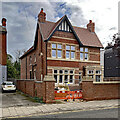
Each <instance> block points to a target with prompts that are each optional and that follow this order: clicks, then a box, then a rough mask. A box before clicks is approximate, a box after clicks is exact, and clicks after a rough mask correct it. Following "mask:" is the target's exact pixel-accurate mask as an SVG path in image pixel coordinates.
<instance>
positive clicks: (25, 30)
mask: <svg viewBox="0 0 120 120" xmlns="http://www.w3.org/2000/svg"><path fill="white" fill-rule="evenodd" d="M11 1H15V0H4V2H2V17H5V18H7V29H8V37H7V39H8V53H10V54H13V55H14V51H15V50H17V49H21V50H22V49H26V50H27V49H28V48H30V47H31V46H32V45H33V42H34V37H35V30H36V24H37V15H38V13H39V12H40V9H41V8H44V11H45V12H46V15H47V16H46V17H47V20H48V21H53V22H56V21H57V20H59V19H60V18H61V17H62V16H63V15H65V14H66V15H67V16H68V18H69V20H70V22H71V23H72V25H73V26H79V27H86V25H87V23H88V22H89V20H90V19H92V20H93V22H95V31H96V33H97V35H98V37H99V39H100V40H101V42H102V43H104V46H105V45H106V44H107V41H110V40H111V38H112V37H110V36H112V35H113V34H114V33H116V32H117V29H118V28H117V26H118V25H117V23H118V11H117V9H118V8H117V6H118V0H116V1H115V0H106V1H104V0H101V1H98V0H74V1H73V0H69V1H68V0H58V2H55V0H45V1H43V0H34V2H33V0H16V2H11ZM20 1H21V2H20ZM25 1H26V2H25ZM0 8H1V6H0Z"/></svg>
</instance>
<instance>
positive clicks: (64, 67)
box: [20, 9, 103, 89]
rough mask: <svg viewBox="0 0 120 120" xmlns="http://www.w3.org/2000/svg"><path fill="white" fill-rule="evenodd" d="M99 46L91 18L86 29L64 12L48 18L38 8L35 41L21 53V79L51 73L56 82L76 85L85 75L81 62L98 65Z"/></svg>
mask: <svg viewBox="0 0 120 120" xmlns="http://www.w3.org/2000/svg"><path fill="white" fill-rule="evenodd" d="M102 47H103V46H102V44H101V42H100V40H99V39H98V37H97V35H96V33H95V24H94V23H93V22H92V21H91V20H90V22H89V23H88V25H87V29H86V28H81V27H75V26H72V24H71V23H70V21H69V19H68V17H67V16H66V15H65V16H63V17H62V18H61V19H60V20H58V21H57V22H50V21H47V20H46V14H45V13H44V12H43V9H41V11H40V13H39V15H38V21H37V28H36V35H35V41H34V45H33V46H32V47H31V48H30V49H29V50H28V51H27V52H26V53H25V54H24V55H22V56H21V57H20V59H21V79H37V80H41V81H42V80H43V79H44V76H45V75H54V78H55V80H56V83H55V85H56V86H59V85H65V83H66V82H69V83H70V86H71V89H72V88H73V89H75V88H77V87H79V83H80V80H81V79H82V77H83V76H84V75H85V73H84V66H92V65H94V66H96V65H100V48H102Z"/></svg>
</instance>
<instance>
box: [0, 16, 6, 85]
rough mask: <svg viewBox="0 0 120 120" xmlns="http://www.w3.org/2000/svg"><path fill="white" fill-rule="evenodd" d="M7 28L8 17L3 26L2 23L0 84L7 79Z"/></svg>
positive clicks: (0, 35)
mask: <svg viewBox="0 0 120 120" xmlns="http://www.w3.org/2000/svg"><path fill="white" fill-rule="evenodd" d="M6 35H7V30H6V19H5V18H3V19H2V26H1V25H0V84H1V83H2V82H3V81H5V80H7V66H6V64H7V48H6V43H7V36H6Z"/></svg>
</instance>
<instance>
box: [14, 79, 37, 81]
mask: <svg viewBox="0 0 120 120" xmlns="http://www.w3.org/2000/svg"><path fill="white" fill-rule="evenodd" d="M16 80H20V81H22V80H23V81H35V80H34V79H16Z"/></svg>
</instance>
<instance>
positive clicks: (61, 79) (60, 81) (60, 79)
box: [59, 75, 63, 83]
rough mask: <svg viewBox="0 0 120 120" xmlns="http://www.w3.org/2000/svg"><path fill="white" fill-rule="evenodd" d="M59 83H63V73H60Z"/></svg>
mask: <svg viewBox="0 0 120 120" xmlns="http://www.w3.org/2000/svg"><path fill="white" fill-rule="evenodd" d="M59 83H63V75H60V77H59Z"/></svg>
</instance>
